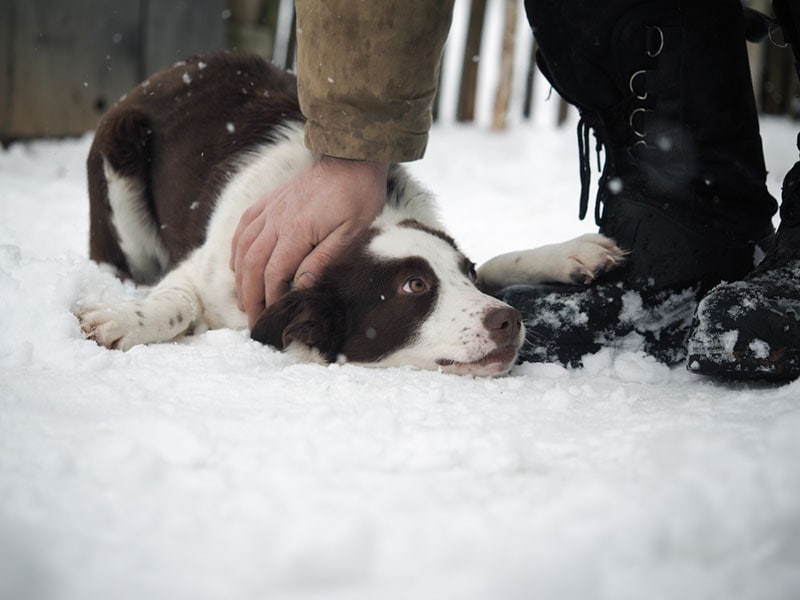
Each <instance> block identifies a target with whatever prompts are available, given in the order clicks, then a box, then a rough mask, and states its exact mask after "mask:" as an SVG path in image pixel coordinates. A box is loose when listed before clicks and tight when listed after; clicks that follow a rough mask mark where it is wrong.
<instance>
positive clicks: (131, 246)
mask: <svg viewBox="0 0 800 600" xmlns="http://www.w3.org/2000/svg"><path fill="white" fill-rule="evenodd" d="M103 170H104V172H105V177H106V185H107V189H108V203H109V205H110V206H111V222H112V224H113V225H114V229H115V230H116V231H117V237H118V238H119V244H120V247H121V248H122V251H123V252H124V253H125V256H126V257H127V259H128V267H129V268H130V270H131V275H133V276H134V278H136V279H137V280H138V281H143V282H146V283H154V282H155V281H157V280H158V278H159V277H160V275H161V274H162V273H163V272H164V269H166V267H167V265H168V264H169V253H168V252H167V249H166V248H164V244H163V243H162V242H161V236H160V235H159V231H158V226H157V225H156V223H155V222H154V221H153V220H152V219H151V218H150V215H149V214H148V213H147V210H146V209H145V206H146V203H145V202H143V201H142V195H143V194H144V189H143V186H142V184H141V182H139V181H137V180H136V179H133V178H131V177H123V176H121V175H119V174H118V173H116V172H115V171H114V170H113V169H112V168H111V167H110V166H109V165H108V162H106V161H105V160H104V161H103Z"/></svg>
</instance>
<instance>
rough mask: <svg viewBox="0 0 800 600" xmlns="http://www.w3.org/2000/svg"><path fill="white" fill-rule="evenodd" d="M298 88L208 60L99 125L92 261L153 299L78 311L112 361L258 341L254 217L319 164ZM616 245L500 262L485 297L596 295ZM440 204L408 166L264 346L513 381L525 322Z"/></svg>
mask: <svg viewBox="0 0 800 600" xmlns="http://www.w3.org/2000/svg"><path fill="white" fill-rule="evenodd" d="M302 128H303V116H302V114H301V113H300V109H299V106H298V101H297V94H296V82H295V79H294V77H293V76H291V75H290V74H288V73H286V72H284V71H282V70H280V69H278V68H276V67H273V66H272V65H270V64H268V63H267V62H265V61H264V60H262V59H260V58H258V57H256V56H251V55H242V54H216V55H211V56H206V57H195V58H192V59H190V60H188V61H186V62H185V63H179V64H176V65H174V66H172V67H170V68H167V69H165V70H162V71H160V72H159V73H157V74H155V75H154V76H152V77H151V78H150V79H148V80H147V81H145V82H143V83H142V84H140V85H139V86H137V87H136V88H135V89H133V90H132V91H131V92H130V93H128V94H127V95H126V96H125V97H124V98H122V99H121V100H120V101H119V102H118V103H117V104H116V105H115V106H114V107H113V108H112V109H111V110H110V111H109V112H108V113H107V114H106V115H105V116H104V117H103V119H102V120H101V121H100V123H99V125H98V128H97V132H96V135H95V139H94V143H93V145H92V148H91V151H90V154H89V158H88V172H89V196H90V203H91V227H90V236H91V239H90V255H91V258H92V259H94V260H96V261H98V262H105V263H110V264H112V265H114V266H115V267H116V269H117V271H118V273H119V274H120V276H122V277H126V278H132V279H133V280H134V281H136V282H139V283H144V284H153V285H154V287H153V288H152V289H150V291H149V293H148V294H147V295H146V297H144V299H142V300H140V301H131V300H120V301H118V302H111V303H109V304H107V305H105V306H97V305H94V306H89V305H80V304H79V305H78V307H77V309H76V314H77V315H78V317H79V320H80V322H81V328H82V331H83V333H84V335H85V336H86V337H87V338H89V339H92V340H95V341H96V342H97V343H99V344H101V345H103V346H106V347H108V348H115V349H121V350H126V349H128V348H131V347H132V346H134V345H137V344H148V343H152V342H164V341H168V340H172V339H175V338H177V337H179V336H181V335H185V334H187V333H189V332H198V331H201V330H204V329H209V328H212V329H213V328H222V327H230V328H245V327H247V319H246V316H245V314H244V313H243V312H242V311H240V310H239V309H238V307H237V299H236V290H235V281H234V274H233V273H232V271H231V269H230V268H229V258H230V247H231V238H232V236H233V233H234V231H235V229H236V226H237V224H238V222H239V218H240V216H241V214H242V213H243V212H244V210H245V209H246V208H247V207H248V206H250V205H251V204H252V203H253V202H255V201H256V200H258V199H260V198H263V197H264V196H265V195H267V194H269V192H270V191H271V190H273V189H275V188H276V187H277V186H279V185H281V184H283V183H284V182H286V181H287V180H288V179H289V178H291V177H292V176H293V175H295V174H296V173H298V172H301V171H302V170H304V169H308V168H309V166H310V165H311V164H312V163H313V162H314V161H315V160H317V156H315V154H314V153H312V152H311V151H309V150H307V149H306V148H305V146H304V144H303V134H302ZM621 256H622V254H621V252H620V251H619V249H617V248H616V246H615V245H614V244H613V242H611V241H610V240H608V239H606V238H604V237H602V236H599V235H590V236H583V237H582V238H578V239H576V240H572V241H571V242H567V243H565V244H558V245H555V246H549V247H545V248H541V249H536V250H529V251H524V252H522V253H517V254H514V255H511V256H506V257H499V258H497V259H493V261H490V263H489V264H487V266H486V268H485V269H484V271H485V272H484V273H483V278H484V279H485V280H486V282H487V285H489V286H491V287H500V286H503V285H505V284H508V283H520V282H529V283H530V282H535V281H557V282H574V281H576V280H581V281H583V280H587V279H590V278H592V277H593V276H594V275H595V274H596V273H598V272H600V271H603V270H607V269H608V268H611V267H612V266H613V265H614V264H616V262H617V261H618V260H619V259H620V258H621ZM476 282H477V278H476V273H475V268H474V265H473V264H472V263H471V262H470V261H469V260H468V259H467V258H466V257H465V256H464V255H463V254H462V253H461V252H460V251H459V249H458V247H457V246H456V244H455V242H454V241H453V239H452V238H451V237H450V236H448V235H447V234H446V233H444V232H443V231H442V229H441V226H440V224H439V222H438V221H437V218H436V216H435V207H434V201H433V198H432V195H431V194H430V193H429V192H428V191H427V190H425V189H423V188H422V187H421V186H420V185H419V184H418V183H417V182H415V181H414V180H412V179H411V178H410V177H409V175H408V174H407V172H406V171H405V170H404V169H403V168H402V167H401V166H398V165H395V166H393V167H392V168H391V169H390V174H389V182H388V186H387V202H386V208H385V210H384V211H383V213H382V214H381V215H380V216H379V217H378V218H377V219H376V220H375V222H374V223H373V224H372V226H371V228H370V229H369V230H368V231H367V233H366V234H365V235H364V236H363V237H362V238H361V240H360V241H359V242H358V243H356V244H354V245H353V247H352V248H351V249H350V250H349V251H348V252H347V253H346V254H345V256H342V257H341V258H340V259H339V260H338V261H337V262H336V263H335V264H333V265H332V266H330V267H329V268H328V270H327V271H326V272H325V273H324V275H323V276H322V277H321V278H320V280H319V281H318V282H317V284H316V285H315V286H314V287H313V288H312V289H307V290H293V291H291V292H290V293H288V294H287V295H286V296H284V297H283V298H282V299H281V300H280V301H278V302H277V303H275V304H273V305H272V306H270V307H269V308H268V309H267V310H265V311H264V313H263V314H262V315H261V317H260V318H259V319H258V322H257V323H256V325H255V326H254V327H253V329H252V332H251V336H252V337H253V339H255V340H258V341H260V342H263V343H266V344H269V345H271V346H274V347H276V348H278V349H287V350H289V351H290V352H294V353H297V354H299V355H300V356H301V357H303V358H304V359H310V360H316V361H320V362H333V361H337V360H347V361H349V362H353V363H360V364H368V365H376V366H404V365H408V366H412V367H417V368H422V369H434V370H436V369H441V370H442V371H445V372H452V373H465V374H476V375H500V374H503V373H506V372H508V371H509V369H510V368H511V367H512V366H513V364H514V362H515V359H516V355H517V351H518V349H519V348H520V346H521V344H522V343H523V341H524V330H523V327H522V325H521V319H520V315H519V313H518V312H517V311H516V310H514V309H513V308H511V307H510V306H508V305H506V304H504V303H502V302H500V301H499V300H497V299H495V298H492V297H491V296H489V295H487V294H485V293H483V292H481V291H480V290H479V289H478V287H477V286H476Z"/></svg>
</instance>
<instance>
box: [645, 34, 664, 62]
mask: <svg viewBox="0 0 800 600" xmlns="http://www.w3.org/2000/svg"><path fill="white" fill-rule="evenodd" d="M653 29H654V30H655V31H657V32H658V37H659V40H658V48H656V49H655V50H648V51H647V56H649V57H650V58H655V57H656V56H658V55H659V54H661V51H662V50H663V49H664V32H663V31H661V27H653Z"/></svg>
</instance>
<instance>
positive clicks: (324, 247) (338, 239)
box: [294, 228, 355, 289]
mask: <svg viewBox="0 0 800 600" xmlns="http://www.w3.org/2000/svg"><path fill="white" fill-rule="evenodd" d="M354 237H355V236H354V234H348V233H347V232H346V231H345V230H344V229H343V228H339V229H336V230H335V231H333V232H332V233H331V234H330V235H329V236H328V237H326V238H325V239H324V240H322V241H321V242H320V243H319V244H318V245H317V246H316V247H315V248H314V249H313V250H312V251H311V252H310V253H309V254H308V255H307V256H305V258H303V261H302V262H301V263H300V264H299V265H298V266H297V268H296V270H295V278H294V285H295V287H297V288H299V289H306V288H310V287H311V286H313V285H314V284H315V283H316V282H317V281H318V280H319V278H320V276H321V275H322V273H323V272H324V271H325V269H326V268H327V266H328V265H329V264H331V263H332V262H333V261H334V260H335V259H336V258H338V257H339V256H341V255H342V254H343V253H344V251H345V250H346V249H347V248H348V247H349V246H350V244H351V243H352V241H353V238H354Z"/></svg>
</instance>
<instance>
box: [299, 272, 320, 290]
mask: <svg viewBox="0 0 800 600" xmlns="http://www.w3.org/2000/svg"><path fill="white" fill-rule="evenodd" d="M315 283H317V276H316V275H314V274H313V273H310V272H308V271H306V272H305V273H303V274H301V275H300V276H299V277H295V280H294V285H295V287H296V288H300V289H303V288H310V287H312V286H313V285H314V284H315Z"/></svg>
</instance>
